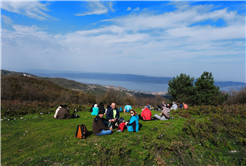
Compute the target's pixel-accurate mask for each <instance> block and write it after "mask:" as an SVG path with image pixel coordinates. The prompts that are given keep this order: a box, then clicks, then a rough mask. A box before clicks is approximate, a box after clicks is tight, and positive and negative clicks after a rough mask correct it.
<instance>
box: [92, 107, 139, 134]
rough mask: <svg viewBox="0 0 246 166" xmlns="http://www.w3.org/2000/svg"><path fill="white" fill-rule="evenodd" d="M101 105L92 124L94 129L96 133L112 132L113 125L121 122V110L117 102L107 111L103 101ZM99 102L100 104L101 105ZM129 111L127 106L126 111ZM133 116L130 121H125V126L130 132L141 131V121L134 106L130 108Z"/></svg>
mask: <svg viewBox="0 0 246 166" xmlns="http://www.w3.org/2000/svg"><path fill="white" fill-rule="evenodd" d="M100 104H101V106H99V107H98V112H97V115H96V117H95V118H94V121H93V124H92V130H93V133H94V134H95V135H98V136H100V135H108V134H111V133H112V130H113V127H115V125H116V123H118V122H119V117H120V112H119V110H118V109H117V108H116V104H115V103H112V104H111V105H110V107H108V108H107V111H105V108H104V106H103V104H102V103H100ZM100 104H99V105H100ZM126 111H127V108H125V110H124V112H126ZM129 112H130V115H131V118H130V120H129V122H124V123H125V126H126V128H127V130H128V131H130V132H133V131H134V132H138V131H139V123H138V119H139V118H138V116H137V113H136V111H135V110H132V108H131V109H130V110H129ZM92 113H93V112H92ZM104 114H105V115H106V119H105V118H103V116H104Z"/></svg>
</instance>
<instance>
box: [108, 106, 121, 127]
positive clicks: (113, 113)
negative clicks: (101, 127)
mask: <svg viewBox="0 0 246 166" xmlns="http://www.w3.org/2000/svg"><path fill="white" fill-rule="evenodd" d="M119 117H120V112H119V110H118V109H117V108H116V104H115V103H112V104H111V107H109V109H108V110H107V113H106V118H107V119H108V120H110V121H111V123H110V125H112V126H115V123H116V122H117V121H118V119H119Z"/></svg>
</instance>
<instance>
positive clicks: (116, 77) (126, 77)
mask: <svg viewBox="0 0 246 166" xmlns="http://www.w3.org/2000/svg"><path fill="white" fill-rule="evenodd" d="M2 74H3V75H6V74H16V73H15V72H10V71H6V70H2ZM21 74H23V73H21ZM32 74H35V75H37V76H40V77H61V78H74V79H76V78H83V79H97V80H112V81H128V82H137V83H141V82H144V83H156V84H168V81H169V80H172V79H173V77H149V76H141V75H133V74H110V73H78V72H77V73H76V72H55V71H39V70H33V73H32ZM30 75H31V74H30ZM49 79H50V78H49ZM70 81H72V80H70ZM62 82H63V81H60V82H59V80H56V83H59V84H62ZM74 82H76V81H74ZM86 85H88V84H84V86H86ZM215 85H216V86H219V87H220V88H227V89H237V90H238V89H240V88H242V87H244V86H246V83H243V82H233V81H225V82H219V81H215ZM96 86H99V85H96ZM75 87H79V85H76V86H75Z"/></svg>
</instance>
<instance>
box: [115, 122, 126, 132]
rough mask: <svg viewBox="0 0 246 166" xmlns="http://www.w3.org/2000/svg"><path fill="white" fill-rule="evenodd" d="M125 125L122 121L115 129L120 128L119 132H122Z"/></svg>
mask: <svg viewBox="0 0 246 166" xmlns="http://www.w3.org/2000/svg"><path fill="white" fill-rule="evenodd" d="M125 125H126V123H125V122H122V123H121V124H119V126H118V128H117V130H120V131H121V132H123V131H124V128H125Z"/></svg>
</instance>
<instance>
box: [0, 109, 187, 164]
mask: <svg viewBox="0 0 246 166" xmlns="http://www.w3.org/2000/svg"><path fill="white" fill-rule="evenodd" d="M139 111H140V110H138V112H139ZM153 113H156V112H155V111H154V112H153ZM78 114H79V115H80V116H81V117H80V118H77V119H69V120H57V119H54V118H53V114H52V115H51V114H48V115H38V114H33V115H27V116H23V118H24V119H23V120H21V119H20V117H17V120H12V121H7V120H4V121H3V122H2V133H1V134H2V165H26V164H31V165H35V164H37V165H40V164H48V165H49V164H56V163H57V164H58V163H66V164H77V165H81V164H82V163H84V164H85V165H88V164H93V162H95V163H99V162H100V157H103V158H104V157H105V156H100V154H99V153H98V148H99V146H101V145H103V146H106V147H107V146H109V147H110V146H122V147H127V148H130V149H131V148H132V146H135V147H134V149H132V150H133V151H131V155H133V156H131V158H132V159H135V158H136V159H138V160H137V161H135V160H134V161H132V159H131V162H132V163H131V164H130V163H128V164H130V165H134V164H137V163H138V164H141V163H143V161H141V160H139V159H140V158H139V157H140V156H141V155H142V153H143V151H141V145H140V140H141V138H142V137H143V135H145V133H151V134H154V135H156V130H155V127H157V126H160V127H163V128H166V129H167V133H169V134H174V133H177V132H178V131H179V129H180V128H181V126H182V123H183V121H184V119H174V120H172V121H151V122H146V121H145V122H144V121H140V123H141V124H142V125H143V126H142V128H141V131H140V132H138V133H130V132H128V131H126V130H125V131H124V132H122V133H118V132H114V133H113V134H112V135H109V136H100V137H99V136H94V134H93V133H92V121H93V117H94V116H91V115H90V113H89V112H79V113H78ZM121 116H123V117H124V119H126V120H128V119H129V118H130V115H128V114H123V113H122V114H121ZM82 123H84V124H85V125H86V126H87V128H88V130H89V136H88V138H87V139H86V140H81V139H77V138H74V134H75V130H76V127H77V125H78V124H82ZM166 124H170V125H166ZM153 129H154V130H153ZM115 130H116V129H115ZM151 130H153V131H151ZM95 144H97V145H95ZM113 161H114V160H113ZM105 162H106V161H105ZM122 164H123V163H122Z"/></svg>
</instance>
